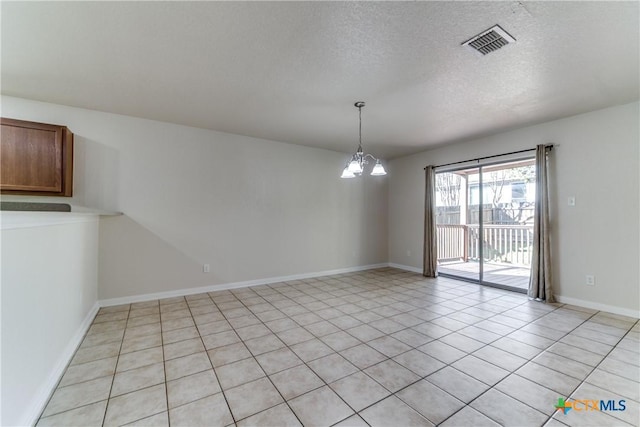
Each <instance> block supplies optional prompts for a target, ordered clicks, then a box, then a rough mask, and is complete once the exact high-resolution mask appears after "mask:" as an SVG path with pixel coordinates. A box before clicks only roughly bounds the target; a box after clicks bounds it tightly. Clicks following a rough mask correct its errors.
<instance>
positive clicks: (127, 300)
mask: <svg viewBox="0 0 640 427" xmlns="http://www.w3.org/2000/svg"><path fill="white" fill-rule="evenodd" d="M389 266H390V265H389V264H388V263H386V262H385V263H380V264H369V265H361V266H357V267H347V268H340V269H337V270H325V271H318V272H315V273H303V274H294V275H291V276H280V277H268V278H265V279H256V280H247V281H244V282H233V283H222V284H218V285H210V286H201V287H198V288H187V289H177V290H175V291H165V292H156V293H152V294H143V295H132V296H128V297H120V298H109V299H104V300H100V301H98V303H99V304H100V307H109V306H112V305H121V304H131V303H134V302H143V301H153V300H156V299H162V298H171V297H181V296H185V295H194V294H201V293H205V292H215V291H224V290H227V289H238V288H246V287H249V286H258V285H268V284H271V283H278V282H288V281H291V280H302V279H311V278H314V277H322V276H331V275H334V274H344V273H353V272H357V271H364V270H372V269H374V268H383V267H389Z"/></svg>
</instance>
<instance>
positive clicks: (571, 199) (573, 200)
mask: <svg viewBox="0 0 640 427" xmlns="http://www.w3.org/2000/svg"><path fill="white" fill-rule="evenodd" d="M567 205H569V206H575V205H576V196H569V198H567Z"/></svg>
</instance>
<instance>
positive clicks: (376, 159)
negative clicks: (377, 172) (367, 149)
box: [362, 153, 380, 161]
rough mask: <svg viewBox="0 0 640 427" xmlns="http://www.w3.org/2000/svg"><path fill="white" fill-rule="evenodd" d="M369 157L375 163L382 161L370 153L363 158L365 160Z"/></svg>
mask: <svg viewBox="0 0 640 427" xmlns="http://www.w3.org/2000/svg"><path fill="white" fill-rule="evenodd" d="M367 157H371V158H372V159H373V160H375V161H378V160H380V159H378V158H377V157H374V156H373V155H371V154H369V153H367V154H365V155H364V156H363V157H362V158H363V159H366V158H367Z"/></svg>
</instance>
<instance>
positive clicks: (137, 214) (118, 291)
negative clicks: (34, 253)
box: [2, 97, 388, 299]
mask: <svg viewBox="0 0 640 427" xmlns="http://www.w3.org/2000/svg"><path fill="white" fill-rule="evenodd" d="M168 101H170V100H168ZM2 115H3V116H4V117H12V118H17V119H24V120H32V121H38V122H46V123H55V124H62V125H66V126H68V127H69V129H71V131H73V132H74V134H75V144H76V145H75V184H74V197H73V198H72V200H71V201H70V203H72V204H78V205H84V206H89V207H94V208H101V209H105V210H115V211H121V212H124V215H123V216H120V217H110V218H104V217H103V219H101V221H100V239H99V240H100V250H99V252H100V254H99V298H100V299H108V298H119V297H126V296H132V295H140V294H148V293H158V292H166V291H176V290H180V289H187V288H193V287H199V286H210V285H216V284H228V283H234V282H242V281H249V280H256V279H264V278H271V277H281V276H289V275H297V274H307V273H313V272H322V271H327V270H336V269H344V268H351V267H357V266H364V265H370V264H376V263H384V262H386V261H387V253H388V251H387V246H386V242H387V183H386V182H387V179H386V178H385V177H367V178H366V179H357V180H355V179H354V180H343V179H340V178H339V176H340V173H341V171H342V168H343V166H344V163H345V161H346V159H347V157H348V155H345V154H340V153H336V152H333V151H328V150H320V149H314V148H307V147H302V146H297V145H291V144H285V143H279V142H273V141H267V140H261V139H256V138H249V137H244V136H238V135H230V134H224V133H220V132H213V131H209V130H203V129H196V128H190V127H185V126H178V125H174V124H169V123H162V122H156V121H150V120H142V119H137V118H133V117H126V116H119V115H113V114H106V113H101V112H96V111H90V110H84V109H77V108H70V107H65V106H61V105H53V104H46V103H40V102H34V101H29V100H24V99H19V98H12V97H3V98H2ZM247 120H251V118H250V117H248V118H247ZM352 146H353V141H345V148H349V147H352ZM14 198H15V197H14ZM205 263H206V264H210V265H211V273H209V274H205V273H203V272H202V267H203V264H205Z"/></svg>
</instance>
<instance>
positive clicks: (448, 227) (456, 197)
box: [436, 168, 480, 281]
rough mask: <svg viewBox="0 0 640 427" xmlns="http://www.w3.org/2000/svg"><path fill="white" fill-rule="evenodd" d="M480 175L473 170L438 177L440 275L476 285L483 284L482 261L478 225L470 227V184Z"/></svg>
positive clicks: (437, 214)
mask: <svg viewBox="0 0 640 427" xmlns="http://www.w3.org/2000/svg"><path fill="white" fill-rule="evenodd" d="M478 172H479V170H478V169H477V168H473V169H465V170H458V171H452V172H441V173H437V174H436V229H437V233H438V271H439V272H440V273H443V274H445V275H451V276H456V277H459V278H462V279H466V280H473V281H479V280H480V262H479V261H480V257H479V253H478V250H477V248H478V237H479V236H478V233H477V228H478V227H477V224H476V226H475V228H474V227H473V226H471V225H469V215H470V214H471V212H472V209H471V205H470V198H471V197H473V194H472V187H471V186H470V183H471V182H472V181H473V180H477V179H478ZM476 221H477V220H476Z"/></svg>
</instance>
